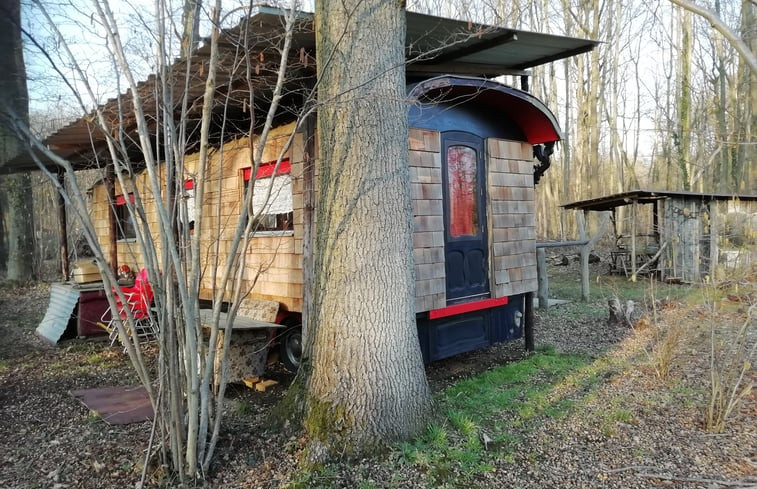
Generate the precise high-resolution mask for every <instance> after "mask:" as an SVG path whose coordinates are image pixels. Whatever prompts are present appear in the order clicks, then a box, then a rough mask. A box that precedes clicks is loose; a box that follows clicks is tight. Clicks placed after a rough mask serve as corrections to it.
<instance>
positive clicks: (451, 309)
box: [428, 297, 507, 319]
mask: <svg viewBox="0 0 757 489" xmlns="http://www.w3.org/2000/svg"><path fill="white" fill-rule="evenodd" d="M505 304H507V297H499V298H497V299H484V300H480V301H473V302H463V303H462V304H455V305H453V306H447V307H442V308H441V309H432V310H431V311H429V312H428V318H429V319H439V318H446V317H449V316H457V315H458V314H465V313H466V312H473V311H481V310H482V309H491V308H492V307H498V306H504V305H505Z"/></svg>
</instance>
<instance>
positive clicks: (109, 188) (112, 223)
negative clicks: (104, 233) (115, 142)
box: [105, 166, 118, 273]
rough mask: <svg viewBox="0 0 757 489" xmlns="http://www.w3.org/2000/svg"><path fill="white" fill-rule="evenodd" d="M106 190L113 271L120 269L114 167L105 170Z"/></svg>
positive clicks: (109, 255)
mask: <svg viewBox="0 0 757 489" xmlns="http://www.w3.org/2000/svg"><path fill="white" fill-rule="evenodd" d="M105 192H106V193H107V194H108V247H109V250H108V265H109V266H110V269H111V270H113V273H116V272H117V270H118V248H117V244H116V233H117V224H118V223H117V222H116V178H115V174H114V172H113V167H112V166H108V167H107V169H106V170H105Z"/></svg>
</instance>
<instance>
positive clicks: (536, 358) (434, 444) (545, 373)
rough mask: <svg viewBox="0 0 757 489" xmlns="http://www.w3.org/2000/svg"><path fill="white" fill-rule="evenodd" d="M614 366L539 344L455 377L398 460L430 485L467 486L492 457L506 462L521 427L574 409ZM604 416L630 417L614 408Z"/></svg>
mask: <svg viewBox="0 0 757 489" xmlns="http://www.w3.org/2000/svg"><path fill="white" fill-rule="evenodd" d="M618 369H619V366H618V365H616V364H615V363H613V361H611V360H598V361H595V362H591V361H590V360H589V359H588V358H585V357H581V356H576V355H562V354H557V353H555V352H554V351H551V350H550V349H545V350H542V351H541V352H539V353H536V354H534V355H532V356H530V357H528V358H526V359H524V360H521V361H519V362H516V363H512V364H509V365H504V366H501V367H498V368H496V369H493V370H490V371H487V372H484V373H481V374H479V375H477V376H475V377H473V378H471V379H468V380H464V381H461V382H458V383H456V384H455V385H452V386H450V387H448V388H447V389H445V390H444V391H442V392H440V393H438V394H437V395H436V396H435V404H436V406H437V413H438V414H437V416H436V418H435V419H434V421H433V422H431V423H429V426H428V429H427V430H426V432H425V433H424V434H423V435H422V436H419V437H418V438H417V439H415V440H413V441H411V442H406V443H402V444H400V445H399V447H398V455H399V459H400V460H402V461H403V462H404V463H407V464H411V465H414V466H416V467H418V468H419V469H421V470H422V471H424V472H425V473H426V474H427V476H428V477H429V483H430V487H438V486H448V487H474V486H475V480H476V476H477V475H478V474H481V473H484V472H488V471H491V470H493V466H494V463H495V461H496V460H500V461H501V460H504V461H505V462H507V460H510V461H511V462H512V461H513V460H514V457H513V454H514V453H515V450H516V448H517V446H518V444H519V443H520V440H521V439H522V436H523V435H524V434H525V433H528V432H529V431H530V430H532V429H534V428H535V427H537V426H539V425H540V424H541V423H543V422H544V420H546V419H549V418H559V417H563V416H566V415H568V414H570V413H572V412H574V411H575V409H576V406H578V405H579V403H580V402H581V399H583V398H584V397H585V396H587V395H588V394H589V393H591V392H592V391H593V389H594V388H595V387H596V386H597V385H598V384H599V383H601V382H602V381H603V380H604V379H606V378H607V376H611V375H613V374H614V373H616V372H617V371H618ZM608 416H610V418H612V419H615V418H617V419H618V420H626V419H630V413H625V412H622V410H621V409H620V408H618V409H617V410H615V411H614V412H613V414H611V415H608Z"/></svg>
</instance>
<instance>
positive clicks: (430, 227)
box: [413, 216, 444, 232]
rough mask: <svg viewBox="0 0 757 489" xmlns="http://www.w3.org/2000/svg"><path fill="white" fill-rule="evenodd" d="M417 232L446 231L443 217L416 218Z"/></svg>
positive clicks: (414, 223) (415, 227) (414, 222)
mask: <svg viewBox="0 0 757 489" xmlns="http://www.w3.org/2000/svg"><path fill="white" fill-rule="evenodd" d="M413 229H414V230H415V232H427V231H444V221H443V219H442V216H416V217H414V218H413Z"/></svg>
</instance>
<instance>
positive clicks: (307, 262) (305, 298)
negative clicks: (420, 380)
mask: <svg viewBox="0 0 757 489" xmlns="http://www.w3.org/2000/svg"><path fill="white" fill-rule="evenodd" d="M315 124H316V120H315V114H310V115H308V116H307V118H306V119H305V122H304V124H303V133H304V134H303V139H304V141H303V143H304V146H305V147H304V151H303V158H302V160H303V161H302V222H303V226H302V341H303V345H308V333H309V328H308V326H309V324H308V321H309V319H310V317H309V314H310V305H311V303H312V300H313V292H312V284H313V248H314V244H315V243H314V241H315V233H314V228H315V212H314V211H315V159H316V158H315ZM306 348H307V347H306Z"/></svg>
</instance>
